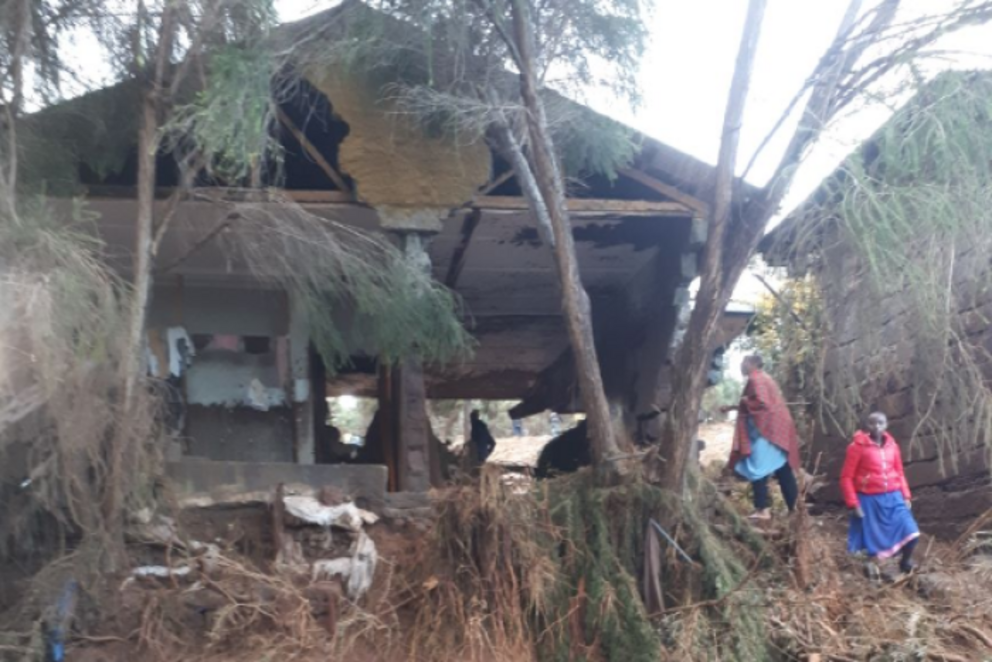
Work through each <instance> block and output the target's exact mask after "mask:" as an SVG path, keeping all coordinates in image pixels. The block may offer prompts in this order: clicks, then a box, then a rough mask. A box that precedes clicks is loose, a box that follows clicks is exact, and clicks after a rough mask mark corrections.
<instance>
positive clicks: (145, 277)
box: [121, 92, 158, 412]
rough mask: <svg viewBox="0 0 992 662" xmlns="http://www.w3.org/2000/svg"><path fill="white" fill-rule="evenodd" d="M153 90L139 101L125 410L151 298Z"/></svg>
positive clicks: (131, 398) (138, 375)
mask: <svg viewBox="0 0 992 662" xmlns="http://www.w3.org/2000/svg"><path fill="white" fill-rule="evenodd" d="M153 94H154V93H153V92H149V93H148V94H146V95H145V98H144V99H143V101H142V105H141V128H140V130H139V134H138V190H137V214H136V217H135V230H136V235H137V238H136V240H135V245H134V284H133V287H134V289H133V295H132V299H131V308H130V313H129V317H128V333H127V345H126V348H125V355H124V360H123V363H122V366H121V369H122V371H123V377H124V410H125V412H128V411H129V410H130V409H131V407H132V406H133V401H134V393H135V390H136V388H137V384H138V381H139V380H140V379H141V373H142V370H141V367H142V357H141V351H142V348H143V347H144V337H145V322H146V318H147V316H148V305H149V303H150V300H151V287H152V267H153V265H154V261H155V255H154V221H155V175H156V164H155V154H156V152H157V151H158V113H157V112H156V102H155V99H154V98H153V96H152V95H153Z"/></svg>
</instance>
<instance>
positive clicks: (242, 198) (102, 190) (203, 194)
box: [86, 186, 365, 207]
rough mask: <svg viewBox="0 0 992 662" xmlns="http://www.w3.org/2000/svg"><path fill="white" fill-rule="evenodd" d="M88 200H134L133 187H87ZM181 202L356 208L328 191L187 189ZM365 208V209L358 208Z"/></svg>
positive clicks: (164, 189) (163, 195)
mask: <svg viewBox="0 0 992 662" xmlns="http://www.w3.org/2000/svg"><path fill="white" fill-rule="evenodd" d="M174 192H175V188H174V187H169V186H160V187H158V188H156V189H155V198H156V199H157V200H165V199H167V198H169V197H170V196H171V195H172V194H173V193H174ZM86 197H87V199H89V200H134V199H135V188H134V187H133V186H88V187H87V195H86ZM184 199H185V200H204V201H208V202H278V201H280V200H283V199H289V200H292V201H293V202H295V203H297V204H301V205H305V204H316V205H320V204H332V205H335V204H350V205H358V204H359V203H356V201H355V196H354V195H352V194H351V193H349V192H347V191H331V190H322V189H311V190H293V189H250V188H236V187H226V186H200V187H196V188H193V189H190V190H189V191H188V192H187V194H186V197H185V198H184ZM360 206H363V207H364V206H365V205H360Z"/></svg>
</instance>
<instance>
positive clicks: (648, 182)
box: [617, 168, 710, 217]
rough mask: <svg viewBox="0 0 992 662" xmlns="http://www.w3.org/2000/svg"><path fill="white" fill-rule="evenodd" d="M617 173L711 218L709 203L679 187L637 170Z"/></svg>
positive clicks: (631, 169)
mask: <svg viewBox="0 0 992 662" xmlns="http://www.w3.org/2000/svg"><path fill="white" fill-rule="evenodd" d="M617 173H618V174H620V175H623V176H624V177H627V178H628V179H633V180H634V181H635V182H637V183H639V184H643V185H644V186H647V187H648V188H649V189H651V190H652V191H656V192H657V193H661V194H662V195H664V196H666V197H669V198H671V199H672V200H675V201H677V202H681V203H682V204H684V205H685V206H686V207H689V208H690V209H692V210H695V211H696V212H698V213H699V214H700V215H702V216H704V217H708V216H709V213H710V206H709V205H708V204H707V203H705V202H703V201H702V200H700V199H699V198H697V197H695V196H692V195H689V194H688V193H685V192H683V191H681V190H679V189H678V188H677V187H675V186H672V185H671V184H666V183H665V182H663V181H661V180H660V179H656V178H655V177H652V176H651V175H649V174H647V173H646V172H644V171H643V170H637V169H636V168H617Z"/></svg>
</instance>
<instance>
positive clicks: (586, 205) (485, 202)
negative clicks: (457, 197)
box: [472, 195, 695, 217]
mask: <svg viewBox="0 0 992 662" xmlns="http://www.w3.org/2000/svg"><path fill="white" fill-rule="evenodd" d="M472 206H473V207H475V208H478V209H482V210H494V211H499V210H507V211H524V210H527V209H529V208H530V207H529V205H528V204H527V201H526V200H525V199H524V198H522V197H516V196H497V195H482V196H479V197H477V198H476V199H475V201H474V203H473V205H472ZM568 211H570V212H579V213H582V212H599V213H612V214H628V213H632V214H637V213H649V214H652V215H655V216H679V217H686V216H693V215H695V213H694V210H693V209H692V208H690V207H688V206H686V205H684V204H682V203H681V202H655V201H650V200H605V199H599V198H569V199H568Z"/></svg>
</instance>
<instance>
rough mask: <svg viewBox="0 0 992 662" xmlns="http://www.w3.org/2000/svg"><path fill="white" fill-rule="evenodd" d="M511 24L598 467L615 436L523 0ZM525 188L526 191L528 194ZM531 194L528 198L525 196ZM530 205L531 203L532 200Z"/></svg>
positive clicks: (613, 451) (534, 162)
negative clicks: (541, 95) (542, 98)
mask: <svg viewBox="0 0 992 662" xmlns="http://www.w3.org/2000/svg"><path fill="white" fill-rule="evenodd" d="M513 27H514V33H515V40H516V46H517V50H518V52H519V55H520V68H521V72H520V92H521V96H522V98H523V102H524V107H525V108H526V110H527V131H528V134H529V137H530V159H529V163H530V168H531V170H532V172H533V175H534V180H535V182H536V186H537V189H538V191H537V192H538V193H539V194H540V198H541V201H542V202H543V206H544V207H545V208H546V209H547V213H548V216H549V219H550V222H551V231H552V234H553V238H554V244H553V245H552V248H553V251H554V256H555V265H556V266H557V269H558V278H559V281H560V284H561V289H562V298H563V304H564V305H563V307H564V312H565V325H566V328H567V329H568V336H569V340H570V342H571V345H572V353H573V355H574V357H575V369H576V374H577V375H578V382H579V390H580V394H581V396H582V404H583V406H584V408H585V411H586V419H587V421H588V426H589V435H590V440H591V448H592V456H593V462H594V464H595V466H596V467H597V468H598V469H599V470H603V469H605V468H607V463H608V462H609V461H610V460H611V458H612V457H614V456H616V455H617V454H618V447H617V442H616V437H615V435H614V432H613V425H612V421H611V420H610V408H609V403H608V402H607V400H606V391H605V389H604V388H603V379H602V376H601V374H600V368H599V359H598V357H597V355H596V344H595V337H594V335H593V328H592V311H591V306H590V303H589V295H588V294H587V293H586V290H585V288H584V287H583V285H582V279H581V277H580V274H579V264H578V259H577V257H576V255H575V240H574V238H573V236H572V227H571V222H570V220H569V217H568V209H567V206H566V203H565V187H564V182H563V180H562V175H561V171H560V169H559V168H558V164H557V162H556V159H555V156H554V147H553V144H552V140H551V135H550V132H549V130H548V124H547V117H546V115H545V112H544V103H543V101H542V100H541V98H540V96H539V93H540V82H539V79H538V76H537V73H536V64H535V62H534V35H533V32H532V25H531V22H530V17H529V16H528V15H527V10H526V7H525V6H524V3H523V2H522V0H514V2H513ZM527 190H528V189H527V187H525V194H526V193H527ZM528 197H530V196H528ZM531 206H532V207H533V206H536V205H535V201H533V200H531Z"/></svg>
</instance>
